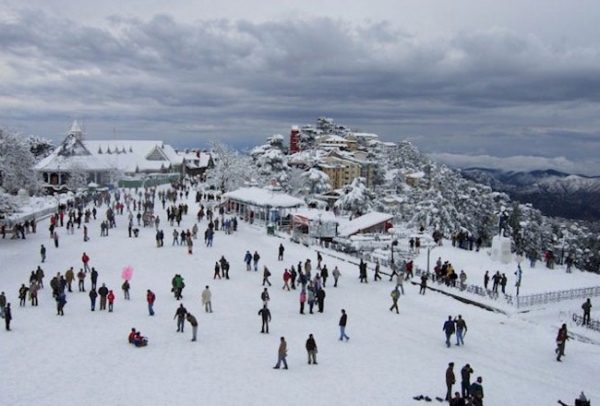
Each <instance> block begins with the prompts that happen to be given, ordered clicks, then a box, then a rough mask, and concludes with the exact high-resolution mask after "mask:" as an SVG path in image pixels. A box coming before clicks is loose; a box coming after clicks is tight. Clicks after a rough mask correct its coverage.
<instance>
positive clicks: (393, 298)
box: [390, 285, 400, 314]
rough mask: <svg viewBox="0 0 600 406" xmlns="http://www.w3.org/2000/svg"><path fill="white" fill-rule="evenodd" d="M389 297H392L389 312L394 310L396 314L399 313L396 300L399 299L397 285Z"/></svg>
mask: <svg viewBox="0 0 600 406" xmlns="http://www.w3.org/2000/svg"><path fill="white" fill-rule="evenodd" d="M390 296H391V297H392V307H390V312H391V311H393V310H394V309H396V314H398V313H400V312H399V311H398V299H400V290H399V289H398V285H396V287H395V288H394V290H392V293H390Z"/></svg>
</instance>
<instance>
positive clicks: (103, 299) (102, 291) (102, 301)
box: [98, 283, 108, 310]
mask: <svg viewBox="0 0 600 406" xmlns="http://www.w3.org/2000/svg"><path fill="white" fill-rule="evenodd" d="M98 294H99V295H100V310H106V296H108V288H107V287H106V285H105V284H104V283H103V284H102V286H101V287H100V289H98Z"/></svg>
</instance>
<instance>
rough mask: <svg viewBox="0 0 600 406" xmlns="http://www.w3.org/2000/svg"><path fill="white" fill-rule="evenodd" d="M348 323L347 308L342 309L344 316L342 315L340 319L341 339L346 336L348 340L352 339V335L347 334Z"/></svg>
mask: <svg viewBox="0 0 600 406" xmlns="http://www.w3.org/2000/svg"><path fill="white" fill-rule="evenodd" d="M347 324H348V315H347V314H346V310H344V309H342V316H341V317H340V321H339V323H338V325H339V327H340V341H342V340H343V339H344V338H345V339H346V341H348V340H350V337H348V336H347V335H346V325H347Z"/></svg>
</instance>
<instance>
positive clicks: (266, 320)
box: [258, 305, 271, 334]
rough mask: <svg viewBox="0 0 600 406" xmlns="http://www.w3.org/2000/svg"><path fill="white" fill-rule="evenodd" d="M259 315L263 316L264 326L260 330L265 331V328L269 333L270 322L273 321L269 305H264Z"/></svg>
mask: <svg viewBox="0 0 600 406" xmlns="http://www.w3.org/2000/svg"><path fill="white" fill-rule="evenodd" d="M258 315H259V316H261V318H262V327H261V330H260V332H261V333H264V332H265V330H266V332H267V334H269V322H270V321H271V311H270V310H269V308H268V307H267V305H263V308H262V309H260V310H259V311H258Z"/></svg>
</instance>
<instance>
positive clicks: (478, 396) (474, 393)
mask: <svg viewBox="0 0 600 406" xmlns="http://www.w3.org/2000/svg"><path fill="white" fill-rule="evenodd" d="M482 382H483V379H481V377H480V376H478V377H477V381H475V382H473V384H472V385H471V388H469V393H470V394H471V398H472V399H473V405H474V406H483V386H482V384H481V383H482Z"/></svg>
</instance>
